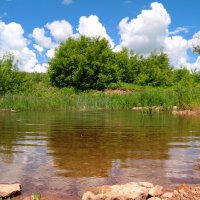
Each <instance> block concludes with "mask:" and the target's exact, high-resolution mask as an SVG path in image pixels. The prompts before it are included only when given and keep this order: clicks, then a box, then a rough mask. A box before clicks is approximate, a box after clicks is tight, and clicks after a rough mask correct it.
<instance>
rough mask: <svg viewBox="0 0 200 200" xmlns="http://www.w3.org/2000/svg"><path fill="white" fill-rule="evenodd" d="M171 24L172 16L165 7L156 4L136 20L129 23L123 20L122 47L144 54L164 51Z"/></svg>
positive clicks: (120, 29) (120, 26)
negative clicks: (159, 50)
mask: <svg viewBox="0 0 200 200" xmlns="http://www.w3.org/2000/svg"><path fill="white" fill-rule="evenodd" d="M170 22H171V19H170V16H169V14H168V13H167V11H166V10H165V8H164V7H163V5H162V4H161V3H157V2H154V3H152V4H151V9H150V10H143V11H142V12H141V14H139V15H138V16H137V18H136V19H132V20H130V21H129V18H128V17H126V18H124V19H122V20H121V22H120V24H119V31H120V36H121V46H122V47H127V48H129V49H134V50H135V51H137V52H140V53H143V54H148V53H150V52H151V51H154V50H158V49H162V48H163V46H164V42H165V38H166V36H167V35H168V26H169V24H170Z"/></svg>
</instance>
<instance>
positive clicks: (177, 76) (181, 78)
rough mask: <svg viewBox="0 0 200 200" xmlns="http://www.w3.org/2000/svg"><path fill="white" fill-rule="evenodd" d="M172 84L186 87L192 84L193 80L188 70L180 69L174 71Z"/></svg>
mask: <svg viewBox="0 0 200 200" xmlns="http://www.w3.org/2000/svg"><path fill="white" fill-rule="evenodd" d="M173 82H174V84H182V85H184V86H185V87H187V86H192V85H193V84H194V78H193V77H192V75H191V74H190V72H189V70H188V69H187V68H185V67H183V68H181V69H175V70H174V75H173Z"/></svg>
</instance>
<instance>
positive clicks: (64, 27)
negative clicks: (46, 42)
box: [45, 20, 73, 42]
mask: <svg viewBox="0 0 200 200" xmlns="http://www.w3.org/2000/svg"><path fill="white" fill-rule="evenodd" d="M45 27H46V28H47V29H49V31H50V33H51V35H52V36H53V37H54V38H55V40H56V41H58V42H63V41H65V40H66V39H67V38H68V37H70V36H72V35H73V28H72V25H71V24H70V23H69V22H67V21H65V20H61V21H53V22H51V23H47V24H46V26H45Z"/></svg>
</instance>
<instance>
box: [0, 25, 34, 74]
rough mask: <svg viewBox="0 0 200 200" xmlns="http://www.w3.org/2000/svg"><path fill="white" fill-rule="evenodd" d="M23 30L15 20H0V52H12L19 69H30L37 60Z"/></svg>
mask: <svg viewBox="0 0 200 200" xmlns="http://www.w3.org/2000/svg"><path fill="white" fill-rule="evenodd" d="M23 34H24V30H23V28H22V26H21V25H20V24H17V23H15V22H12V23H9V24H6V23H4V22H2V21H0V44H1V45H0V54H5V53H7V52H10V53H12V54H13V55H14V56H15V58H16V59H17V61H18V65H19V68H20V70H23V71H29V72H30V71H32V70H33V68H34V66H35V65H36V64H37V62H38V60H37V58H36V55H35V53H34V52H33V51H32V50H31V49H29V47H28V40H27V39H26V38H25V37H24V36H23Z"/></svg>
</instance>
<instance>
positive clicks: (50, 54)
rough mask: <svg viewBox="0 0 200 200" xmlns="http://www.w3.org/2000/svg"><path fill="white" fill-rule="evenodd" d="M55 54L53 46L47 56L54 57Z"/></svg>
mask: <svg viewBox="0 0 200 200" xmlns="http://www.w3.org/2000/svg"><path fill="white" fill-rule="evenodd" d="M54 54H55V49H54V48H52V49H49V50H48V51H47V53H46V56H47V57H48V58H52V57H53V56H54Z"/></svg>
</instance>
